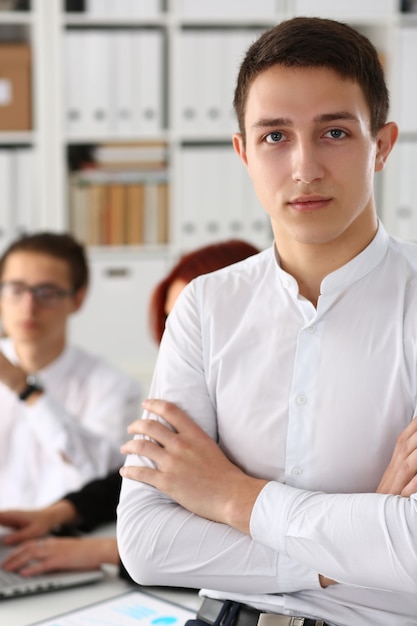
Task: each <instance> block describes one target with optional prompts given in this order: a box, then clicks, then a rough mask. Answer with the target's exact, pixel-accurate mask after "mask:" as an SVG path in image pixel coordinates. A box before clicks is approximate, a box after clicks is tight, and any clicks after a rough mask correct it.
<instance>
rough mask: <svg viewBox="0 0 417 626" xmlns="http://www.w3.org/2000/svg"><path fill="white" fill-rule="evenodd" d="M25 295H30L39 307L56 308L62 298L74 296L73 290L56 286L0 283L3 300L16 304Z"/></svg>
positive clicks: (13, 282) (0, 293)
mask: <svg viewBox="0 0 417 626" xmlns="http://www.w3.org/2000/svg"><path fill="white" fill-rule="evenodd" d="M26 293H30V294H32V296H33V298H34V300H35V302H36V303H37V304H39V305H41V306H49V307H54V306H57V305H58V304H59V303H60V302H61V301H62V300H63V299H64V298H67V297H68V296H73V295H74V289H62V288H61V287H58V286H57V285H53V284H49V283H43V284H40V285H33V286H32V287H30V286H29V285H26V284H25V283H20V282H17V281H10V282H5V283H0V295H1V297H2V298H4V299H5V300H8V301H10V302H12V303H18V302H20V301H21V300H22V298H23V296H24V295H25V294H26Z"/></svg>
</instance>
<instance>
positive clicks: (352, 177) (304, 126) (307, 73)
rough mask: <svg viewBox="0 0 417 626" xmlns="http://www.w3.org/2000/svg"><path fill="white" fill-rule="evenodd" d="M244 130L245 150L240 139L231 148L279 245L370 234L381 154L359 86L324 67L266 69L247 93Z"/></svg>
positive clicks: (312, 242)
mask: <svg viewBox="0 0 417 626" xmlns="http://www.w3.org/2000/svg"><path fill="white" fill-rule="evenodd" d="M245 129H246V145H243V140H242V138H241V136H240V135H235V137H234V145H235V148H236V150H237V152H238V154H239V155H240V156H241V158H242V160H243V162H244V163H245V165H246V167H247V169H248V172H249V175H250V177H251V179H252V182H253V185H254V187H255V191H256V192H257V195H258V197H259V199H260V202H261V204H262V205H263V207H264V208H265V210H266V211H267V213H268V214H269V215H270V217H271V221H272V228H273V231H274V235H275V239H276V241H277V243H278V245H279V244H280V243H281V242H288V240H289V239H291V240H293V241H296V242H299V243H303V244H313V245H317V244H326V243H329V242H335V241H338V242H340V243H342V242H345V243H346V241H351V240H352V233H353V239H354V237H355V231H357V232H358V233H359V232H363V230H364V228H365V229H366V228H369V229H373V233H374V232H375V228H376V218H375V210H374V200H373V177H374V172H375V171H378V170H380V169H382V168H383V166H384V160H385V157H386V154H385V153H384V154H383V150H382V148H381V145H380V144H381V141H380V137H379V136H378V137H377V138H376V139H375V138H373V137H372V136H371V133H370V113H369V109H368V105H367V103H366V101H365V98H364V95H363V93H362V90H361V88H360V87H359V85H358V84H357V83H355V82H353V81H352V80H343V79H342V78H340V77H339V76H338V75H337V74H336V73H335V72H333V71H332V70H329V69H326V68H285V67H282V66H279V65H277V66H274V67H271V68H269V69H267V70H265V71H264V72H262V73H261V74H259V75H258V76H257V77H256V78H255V80H254V81H253V83H252V85H251V87H250V90H249V94H248V99H247V103H246V115H245ZM384 129H385V127H384ZM383 132H384V131H383V130H382V131H380V133H383ZM388 152H389V150H388ZM373 233H372V235H373ZM346 236H347V237H346Z"/></svg>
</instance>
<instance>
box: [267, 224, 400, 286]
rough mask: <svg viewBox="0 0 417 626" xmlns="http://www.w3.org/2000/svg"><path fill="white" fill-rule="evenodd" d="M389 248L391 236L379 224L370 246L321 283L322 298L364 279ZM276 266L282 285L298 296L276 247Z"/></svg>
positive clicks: (293, 281)
mask: <svg viewBox="0 0 417 626" xmlns="http://www.w3.org/2000/svg"><path fill="white" fill-rule="evenodd" d="M388 246H389V236H388V234H387V232H386V230H385V228H384V227H383V225H382V224H381V222H378V230H377V232H376V235H375V237H374V238H373V240H372V241H371V242H370V244H369V245H368V246H367V247H366V248H365V249H364V250H362V252H360V253H359V254H358V255H357V256H355V257H354V258H353V259H352V260H351V261H349V263H346V264H345V265H343V266H342V267H339V268H338V269H337V270H335V271H334V272H331V273H330V274H328V275H327V276H326V277H325V278H324V279H323V280H322V283H321V290H320V294H321V295H322V296H327V295H331V294H333V293H341V292H342V291H345V290H346V289H347V288H348V287H350V285H352V284H353V283H354V282H356V281H357V280H359V279H361V278H363V277H364V276H366V275H367V274H369V273H370V272H372V271H373V269H374V268H375V267H376V266H377V265H379V263H380V262H381V261H382V259H383V258H384V256H385V254H386V252H387V250H388ZM274 254H275V260H276V266H277V270H278V275H279V279H280V282H281V284H282V285H283V287H284V288H285V289H288V291H289V292H290V293H291V294H292V295H294V296H295V297H297V296H298V284H297V281H296V280H295V278H294V277H293V276H291V274H288V273H287V272H285V271H284V270H283V269H282V268H281V265H280V259H279V253H278V250H277V249H276V246H275V245H274Z"/></svg>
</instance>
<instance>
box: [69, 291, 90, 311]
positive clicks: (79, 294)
mask: <svg viewBox="0 0 417 626" xmlns="http://www.w3.org/2000/svg"><path fill="white" fill-rule="evenodd" d="M86 295H87V287H85V286H84V287H80V288H79V289H77V291H76V292H75V293H74V296H73V304H74V308H73V310H72V312H73V313H75V312H76V311H78V310H79V309H80V308H81V306H82V304H83V302H84V300H85V297H86Z"/></svg>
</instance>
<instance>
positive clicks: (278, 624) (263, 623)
mask: <svg viewBox="0 0 417 626" xmlns="http://www.w3.org/2000/svg"><path fill="white" fill-rule="evenodd" d="M257 626H304V617H291V616H290V615H277V614H276V613H261V614H260V616H259V619H258V624H257Z"/></svg>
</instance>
